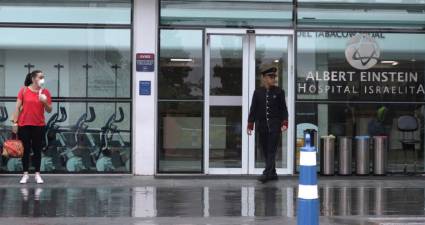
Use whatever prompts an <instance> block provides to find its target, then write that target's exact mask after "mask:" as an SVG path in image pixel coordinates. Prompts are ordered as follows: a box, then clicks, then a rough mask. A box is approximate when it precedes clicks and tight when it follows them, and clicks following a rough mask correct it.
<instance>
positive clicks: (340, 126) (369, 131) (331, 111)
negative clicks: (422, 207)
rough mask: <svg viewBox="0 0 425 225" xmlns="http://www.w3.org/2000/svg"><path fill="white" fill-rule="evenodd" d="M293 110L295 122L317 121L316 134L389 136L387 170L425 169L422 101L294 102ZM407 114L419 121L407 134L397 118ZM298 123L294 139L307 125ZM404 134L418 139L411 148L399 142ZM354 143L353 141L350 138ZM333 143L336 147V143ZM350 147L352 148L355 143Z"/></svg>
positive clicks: (424, 119)
mask: <svg viewBox="0 0 425 225" xmlns="http://www.w3.org/2000/svg"><path fill="white" fill-rule="evenodd" d="M296 111H297V117H296V122H297V124H298V125H300V124H313V125H316V126H317V127H318V134H317V136H319V137H320V136H324V135H329V134H332V135H335V136H336V137H337V140H338V137H341V136H349V137H354V136H359V135H360V136H361V135H368V136H371V137H373V136H388V137H389V138H388V141H389V143H388V150H387V152H388V168H387V171H388V172H390V173H397V172H403V171H404V170H405V169H406V170H407V171H408V172H423V171H424V164H425V161H424V153H425V147H424V140H425V132H424V124H425V122H424V121H425V105H422V104H390V103H382V104H381V103H379V104H376V103H363V104H354V103H348V104H344V103H334V104H316V103H297V104H296ZM406 115H408V116H411V117H413V118H415V120H416V122H417V125H418V129H415V130H413V131H412V132H408V134H405V132H404V131H402V130H400V129H399V127H398V125H399V124H398V119H399V118H400V117H402V116H406ZM298 125H297V132H296V133H297V140H299V141H302V139H303V132H304V129H305V128H306V127H305V126H298ZM403 135H406V136H403ZM405 137H408V138H409V139H411V140H417V142H415V143H414V144H413V146H410V147H411V148H406V147H404V146H403V144H402V140H403V139H405ZM354 144H355V142H354V141H353V145H354ZM298 146H301V145H298ZM336 147H337V148H338V145H336ZM352 148H353V151H354V150H355V146H353V147H352ZM298 150H299V149H298ZM337 151H338V150H337ZM370 151H373V145H371V147H370ZM297 158H298V156H297ZM406 163H407V167H406ZM415 164H416V171H415V167H414V165H415Z"/></svg>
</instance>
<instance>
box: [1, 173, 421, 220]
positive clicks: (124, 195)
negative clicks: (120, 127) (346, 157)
mask: <svg viewBox="0 0 425 225" xmlns="http://www.w3.org/2000/svg"><path fill="white" fill-rule="evenodd" d="M18 180H19V177H16V176H15V177H14V176H0V225H11V224H13V225H20V224H22V225H30V224H31V225H64V224H73V225H74V224H75V225H83V224H84V225H85V224H90V225H96V224H102V225H103V224H116V225H124V224H132V225H154V224H164V225H171V224H173V225H174V224H182V225H183V224H185V225H190V224H199V225H201V224H203V225H207V224H211V225H215V224H221V225H225V224H232V225H233V224H247V225H251V224H296V193H297V178H296V177H281V178H280V180H279V181H278V182H272V183H268V184H265V185H263V184H259V183H257V182H256V180H255V179H254V178H253V177H207V176H206V177H191V178H189V177H157V178H153V177H132V176H103V177H101V176H46V177H45V182H46V183H45V184H43V185H36V184H35V183H29V184H27V185H20V184H18ZM319 189H320V190H319V193H320V207H321V209H320V212H321V223H320V224H335V225H336V224H344V225H351V224H353V225H354V224H355V225H357V224H364V225H369V224H370V225H372V224H376V225H389V224H392V225H396V224H408V225H416V224H425V179H424V178H422V177H360V178H359V177H353V178H351V177H323V178H319Z"/></svg>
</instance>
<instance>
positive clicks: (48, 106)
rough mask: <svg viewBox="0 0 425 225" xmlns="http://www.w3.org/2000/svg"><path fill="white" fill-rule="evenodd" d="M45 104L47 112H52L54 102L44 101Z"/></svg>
mask: <svg viewBox="0 0 425 225" xmlns="http://www.w3.org/2000/svg"><path fill="white" fill-rule="evenodd" d="M43 104H44V110H46V112H48V113H51V112H52V104H51V103H50V104H49V103H48V102H43Z"/></svg>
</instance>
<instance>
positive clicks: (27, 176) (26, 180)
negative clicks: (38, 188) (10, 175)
mask: <svg viewBox="0 0 425 225" xmlns="http://www.w3.org/2000/svg"><path fill="white" fill-rule="evenodd" d="M29 178H30V176H29V175H28V174H24V175H23V176H22V178H21V181H19V183H21V184H26V183H27V182H28V179H29Z"/></svg>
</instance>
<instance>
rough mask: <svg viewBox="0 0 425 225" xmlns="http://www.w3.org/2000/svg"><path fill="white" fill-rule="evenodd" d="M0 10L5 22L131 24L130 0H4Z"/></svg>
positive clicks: (1, 18)
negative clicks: (41, 0) (40, 0)
mask: <svg viewBox="0 0 425 225" xmlns="http://www.w3.org/2000/svg"><path fill="white" fill-rule="evenodd" d="M0 11H1V13H0V22H6V23H82V24H88V23H90V24H131V0H118V1H117V0H114V1H110V0H101V1H95V0H91V1H80V0H59V1H43V2H39V1H34V0H33V1H19V2H17V1H12V0H6V1H2V2H1V3H0ZM35 12H37V13H35Z"/></svg>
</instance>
